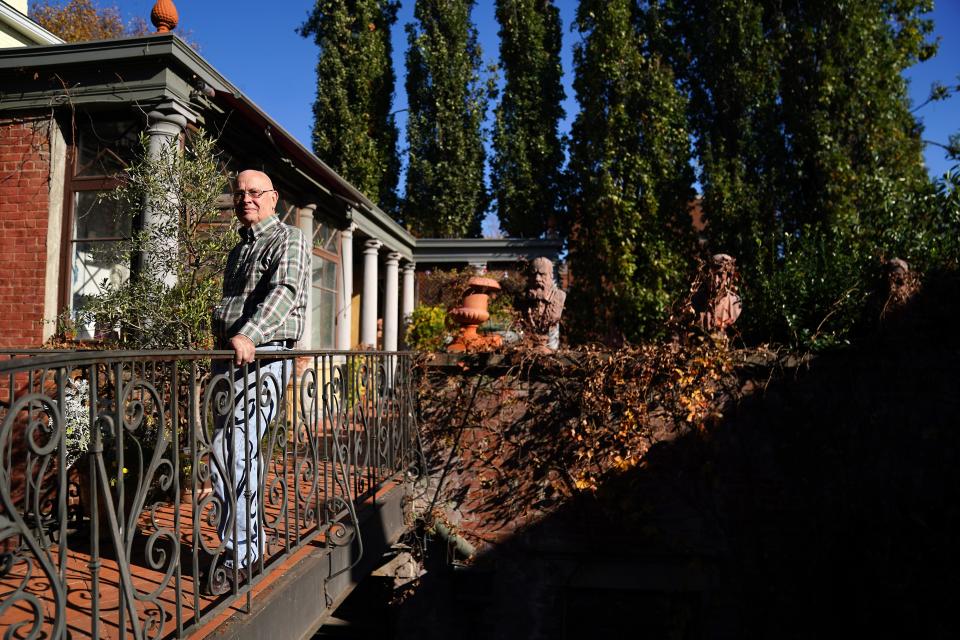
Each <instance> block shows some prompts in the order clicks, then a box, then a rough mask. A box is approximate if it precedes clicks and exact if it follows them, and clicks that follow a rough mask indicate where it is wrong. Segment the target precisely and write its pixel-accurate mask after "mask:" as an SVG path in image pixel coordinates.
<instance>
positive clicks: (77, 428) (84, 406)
mask: <svg viewBox="0 0 960 640" xmlns="http://www.w3.org/2000/svg"><path fill="white" fill-rule="evenodd" d="M63 422H64V429H65V437H64V445H65V447H66V458H67V467H71V466H73V463H75V462H76V461H77V460H79V459H80V457H81V456H83V455H84V454H85V453H86V452H87V450H88V449H89V448H90V384H89V383H88V382H87V381H86V380H84V379H82V378H80V379H78V380H74V381H71V382H70V383H69V384H68V385H67V386H66V388H65V389H64V392H63Z"/></svg>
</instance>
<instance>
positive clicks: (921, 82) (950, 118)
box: [99, 0, 960, 176]
mask: <svg viewBox="0 0 960 640" xmlns="http://www.w3.org/2000/svg"><path fill="white" fill-rule="evenodd" d="M174 2H175V4H176V5H177V9H178V11H179V13H180V26H179V27H178V29H177V30H178V31H180V30H187V31H188V32H190V33H191V38H192V39H193V40H194V41H196V42H198V43H199V44H200V53H201V54H202V55H203V56H204V57H205V58H206V59H207V60H208V61H209V62H210V63H211V64H212V65H213V66H214V67H216V69H217V70H218V71H220V73H222V74H223V75H224V76H226V77H227V78H228V79H229V80H230V81H231V82H233V83H234V84H235V85H236V86H238V87H239V88H240V89H241V90H242V91H243V92H244V93H246V94H247V96H249V97H250V98H251V99H252V100H253V101H254V102H256V103H257V104H258V105H259V106H260V107H261V108H262V109H263V110H264V111H266V112H267V113H268V114H270V116H271V117H273V119H274V120H276V121H277V122H278V123H280V125H281V126H283V127H284V128H285V129H286V130H287V131H288V132H290V133H291V134H293V136H295V137H296V138H297V139H298V140H300V142H302V143H303V144H304V146H306V147H307V148H310V147H311V144H310V129H311V126H312V113H311V108H312V105H313V100H314V97H315V94H314V91H315V87H316V83H315V79H314V69H315V65H316V59H317V49H316V47H315V46H314V44H313V42H312V41H310V40H306V39H304V38H301V37H300V36H299V35H297V33H296V32H295V29H296V28H297V27H298V26H299V25H300V24H301V23H302V22H303V21H304V19H305V18H306V16H307V13H308V11H309V9H310V7H311V6H312V5H313V3H312V2H311V1H310V0H275V1H273V2H263V1H262V0H258V1H254V0H233V1H231V2H218V1H215V0H174ZM99 4H101V5H109V4H111V2H110V0H100V2H99ZM120 4H121V5H122V11H123V13H124V15H125V17H127V18H129V17H132V16H136V15H139V16H143V17H145V18H147V19H148V20H149V14H150V9H151V8H152V7H153V4H154V2H153V0H124V1H123V2H122V3H120ZM413 4H414V2H413V0H402V7H401V9H400V14H399V20H398V22H397V25H396V27H395V28H394V33H393V47H394V68H395V69H396V73H397V95H396V96H395V99H394V103H395V104H394V108H395V109H396V110H401V109H405V108H406V96H405V95H404V92H403V76H404V66H403V55H404V51H405V50H406V34H405V33H404V24H406V23H408V22H411V21H412V19H413ZM557 5H558V6H559V7H560V14H561V19H562V20H563V33H564V43H563V59H562V62H563V65H564V69H565V70H566V72H567V73H566V76H565V79H564V82H565V84H566V90H567V101H566V105H565V108H566V111H567V122H566V125H565V126H569V123H570V122H571V121H572V119H573V117H574V116H575V115H576V110H577V107H576V101H575V100H574V96H573V89H572V88H571V86H570V83H571V82H572V78H573V76H572V54H571V51H572V46H573V42H574V40H575V38H576V37H577V36H576V34H574V33H571V32H570V24H571V23H572V22H573V18H574V13H575V11H576V6H577V1H576V0H558V2H557ZM493 7H494V2H493V0H478V2H477V4H476V7H475V8H474V12H473V19H474V22H475V23H476V25H477V28H478V30H479V33H480V42H481V46H482V49H483V58H484V61H485V62H489V63H492V62H495V61H496V57H497V47H498V44H497V43H498V38H497V24H496V20H495V18H494V8H493ZM933 18H934V20H935V22H936V33H937V35H938V36H940V39H941V41H940V53H939V54H938V55H937V56H936V57H935V58H934V59H933V60H930V61H927V62H925V63H923V64H921V65H918V66H917V67H914V68H913V69H911V70H909V73H908V77H909V78H910V81H911V85H910V93H911V97H912V98H913V101H914V104H919V103H920V102H922V101H923V100H924V99H926V96H927V95H928V93H929V89H930V84H931V82H933V81H934V80H939V81H941V82H943V83H945V84H951V85H955V84H957V83H958V82H960V80H958V78H957V76H958V74H960V35H958V29H960V0H937V2H936V8H935V10H934V13H933ZM958 114H960V96H958V97H955V98H953V99H952V100H949V101H947V102H943V103H938V104H931V105H928V106H927V107H925V108H923V109H921V110H920V111H919V112H918V113H917V115H918V116H919V117H920V119H921V120H922V121H923V123H924V125H925V126H926V131H925V134H924V138H925V139H928V140H934V141H936V142H940V143H944V144H945V143H946V142H947V138H948V136H949V135H950V134H951V133H954V132H956V131H958V130H960V118H958V117H957V116H958ZM404 123H405V117H404V114H403V113H400V114H398V124H400V125H401V136H403V129H404V127H403V124H404ZM926 159H927V165H928V168H929V170H930V173H931V174H932V175H935V176H939V175H940V174H942V173H943V172H944V171H946V170H947V169H948V168H949V167H950V163H949V162H948V161H947V160H946V158H945V157H944V152H943V150H942V149H940V148H938V147H934V146H932V145H931V146H928V147H927V152H926Z"/></svg>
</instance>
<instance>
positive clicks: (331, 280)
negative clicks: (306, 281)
mask: <svg viewBox="0 0 960 640" xmlns="http://www.w3.org/2000/svg"><path fill="white" fill-rule="evenodd" d="M320 286H322V287H323V288H324V289H329V290H330V291H336V290H337V263H336V262H332V261H330V260H326V261H325V264H324V265H323V283H322V284H321V285H320Z"/></svg>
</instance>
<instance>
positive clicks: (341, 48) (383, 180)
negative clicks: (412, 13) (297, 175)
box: [300, 0, 400, 213]
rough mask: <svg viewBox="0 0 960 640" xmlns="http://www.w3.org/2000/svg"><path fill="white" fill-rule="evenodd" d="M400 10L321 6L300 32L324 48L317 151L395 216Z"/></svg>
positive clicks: (381, 3) (334, 2)
mask: <svg viewBox="0 0 960 640" xmlns="http://www.w3.org/2000/svg"><path fill="white" fill-rule="evenodd" d="M398 8H399V4H398V3H397V2H394V1H391V0H317V3H316V5H315V6H314V9H313V12H312V13H311V14H310V16H309V17H308V18H307V20H306V22H304V24H303V25H302V26H301V27H300V34H301V35H302V36H304V37H310V36H313V38H314V42H316V44H317V46H318V47H320V59H319V61H318V62H317V100H316V102H315V103H314V105H313V116H314V122H313V150H314V152H315V153H316V154H317V156H319V157H320V158H321V159H322V160H323V161H324V162H326V163H327V164H329V165H330V166H331V167H332V168H333V169H334V170H335V171H337V173H339V174H340V175H341V176H343V177H344V178H345V179H346V180H348V181H349V182H350V183H352V184H353V185H354V186H356V187H357V188H358V189H359V190H360V191H361V192H363V193H364V194H365V195H366V196H367V197H368V198H370V199H371V200H372V201H373V202H375V203H377V204H379V205H380V207H381V208H382V209H384V210H385V211H388V212H390V213H395V212H396V208H397V195H396V188H397V180H398V177H399V171H400V161H399V157H398V155H397V125H396V122H395V120H394V117H393V115H392V114H391V105H392V103H393V90H394V84H395V80H396V79H395V77H394V73H393V61H392V44H391V37H390V27H391V25H393V23H394V22H396V19H397V9H398Z"/></svg>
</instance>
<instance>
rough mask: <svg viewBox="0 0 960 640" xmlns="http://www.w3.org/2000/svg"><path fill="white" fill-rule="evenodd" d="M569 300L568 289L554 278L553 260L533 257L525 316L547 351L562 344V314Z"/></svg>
mask: <svg viewBox="0 0 960 640" xmlns="http://www.w3.org/2000/svg"><path fill="white" fill-rule="evenodd" d="M566 300H567V294H566V292H565V291H564V290H563V289H561V288H559V287H557V285H556V283H554V281H553V263H552V262H550V260H549V259H547V258H534V260H533V262H531V263H530V278H529V281H528V283H527V296H526V300H525V302H526V308H525V310H524V311H525V312H524V319H525V320H526V321H527V324H528V325H529V326H530V329H531V330H532V332H533V333H534V334H535V335H536V336H537V337H538V338H539V339H540V340H541V342H542V343H543V344H542V346H543V347H544V348H545V349H546V350H548V351H556V350H557V349H559V348H560V317H561V316H562V315H563V305H564V303H565V302H566Z"/></svg>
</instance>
